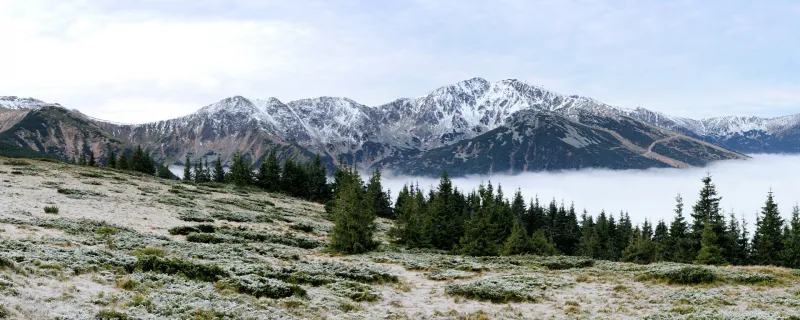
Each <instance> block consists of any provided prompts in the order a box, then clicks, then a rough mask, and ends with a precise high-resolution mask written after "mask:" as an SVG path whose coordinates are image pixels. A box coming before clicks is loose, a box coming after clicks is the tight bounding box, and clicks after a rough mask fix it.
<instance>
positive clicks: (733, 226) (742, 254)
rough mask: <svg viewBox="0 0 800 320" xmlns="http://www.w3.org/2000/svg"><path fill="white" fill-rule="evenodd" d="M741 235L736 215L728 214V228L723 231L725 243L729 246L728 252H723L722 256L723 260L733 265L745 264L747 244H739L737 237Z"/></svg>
mask: <svg viewBox="0 0 800 320" xmlns="http://www.w3.org/2000/svg"><path fill="white" fill-rule="evenodd" d="M745 232H746V231H745ZM741 234H742V230H741V228H740V226H739V220H738V219H736V215H735V214H734V213H733V211H731V212H730V218H729V220H728V227H727V228H726V229H725V235H724V236H725V238H726V243H728V244H730V248H729V250H723V256H724V257H725V260H727V261H728V262H730V263H731V264H733V265H745V264H747V252H746V250H747V248H746V245H747V243H746V242H745V243H744V246H743V245H742V243H740V242H739V237H740V236H741Z"/></svg>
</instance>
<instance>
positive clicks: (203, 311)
mask: <svg viewBox="0 0 800 320" xmlns="http://www.w3.org/2000/svg"><path fill="white" fill-rule="evenodd" d="M25 161H27V162H29V164H28V165H18V166H10V165H6V164H4V161H3V159H0V176H2V177H0V180H2V181H4V183H3V185H2V186H0V208H3V209H0V306H2V309H0V310H4V311H0V313H2V312H6V313H7V316H6V317H7V318H9V319H18V318H22V319H99V318H103V317H117V318H120V317H127V318H128V319H531V318H533V319H539V318H541V319H620V318H623V319H638V318H645V317H649V318H652V319H672V318H674V319H781V318H784V319H789V316H791V315H796V312H797V311H796V310H800V289H797V288H798V287H800V271H798V270H791V269H785V268H776V267H713V266H703V267H699V266H692V265H683V264H674V263H657V264H651V265H635V264H628V263H618V262H609V261H595V260H592V259H589V258H580V257H564V256H510V257H464V256H459V255H455V254H452V253H451V252H444V251H436V250H406V249H402V248H398V247H395V246H393V245H391V244H388V243H384V244H383V245H381V247H380V248H379V250H378V251H376V252H371V253H366V254H362V255H351V256H339V255H336V254H333V253H331V252H328V251H327V250H325V246H326V244H327V241H328V232H330V230H331V227H332V223H331V221H330V220H328V217H327V215H326V214H325V212H324V207H323V206H322V205H320V204H315V203H310V202H305V201H301V200H297V199H293V198H290V197H287V196H285V195H280V194H268V193H264V192H261V191H260V190H258V189H255V188H247V189H239V188H236V187H234V186H231V185H224V184H214V183H205V184H195V183H183V182H175V181H165V180H160V179H155V178H150V177H146V176H142V175H136V174H130V173H126V172H122V171H116V170H106V169H100V168H84V167H77V166H68V165H64V164H53V163H42V162H39V161H35V160H25ZM10 171H19V172H20V174H19V175H12V174H10V173H9V172H10ZM34 174H35V175H34ZM76 178H77V179H76ZM87 182H91V183H87ZM94 182H97V183H94ZM58 190H61V192H60V193H59V191H58ZM43 204H46V205H48V206H50V205H57V206H58V207H59V209H60V212H59V214H58V215H51V214H46V213H45V212H44V210H43V209H42V207H43ZM377 222H378V232H377V234H376V239H379V240H381V241H385V240H386V239H387V237H386V234H385V232H386V230H388V229H389V228H390V226H391V221H390V220H385V219H378V220H377ZM686 268H688V269H686ZM694 268H702V269H707V270H709V271H711V274H713V281H712V282H710V283H709V282H707V280H704V278H703V277H707V276H708V274H707V273H705V272H704V271H699V272H698V271H692V270H697V269H694ZM690 271H691V272H690ZM637 279H638V281H637ZM686 279H688V280H686ZM679 282H686V283H690V284H678V283H679ZM695 282H700V283H699V284H691V283H695ZM494 302H503V303H494Z"/></svg>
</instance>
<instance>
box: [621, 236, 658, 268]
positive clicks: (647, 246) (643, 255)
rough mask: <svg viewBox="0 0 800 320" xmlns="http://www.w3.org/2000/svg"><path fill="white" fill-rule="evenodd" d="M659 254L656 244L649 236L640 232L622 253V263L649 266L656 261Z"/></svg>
mask: <svg viewBox="0 0 800 320" xmlns="http://www.w3.org/2000/svg"><path fill="white" fill-rule="evenodd" d="M657 254H658V248H657V247H656V244H655V243H654V242H653V240H652V239H650V237H648V236H647V234H646V232H642V231H640V234H639V235H637V236H636V237H634V239H633V240H631V242H630V244H628V246H627V247H625V250H623V251H622V261H625V262H632V263H637V264H649V263H652V262H653V261H655V260H656V256H657Z"/></svg>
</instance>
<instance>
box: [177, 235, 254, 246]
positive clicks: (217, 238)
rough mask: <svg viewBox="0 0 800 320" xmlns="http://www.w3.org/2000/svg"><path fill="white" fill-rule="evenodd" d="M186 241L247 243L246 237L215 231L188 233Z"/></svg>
mask: <svg viewBox="0 0 800 320" xmlns="http://www.w3.org/2000/svg"><path fill="white" fill-rule="evenodd" d="M186 241H189V242H194V243H211V244H218V243H245V242H247V241H245V240H244V239H241V238H237V237H232V236H228V235H224V234H213V233H189V234H187V235H186Z"/></svg>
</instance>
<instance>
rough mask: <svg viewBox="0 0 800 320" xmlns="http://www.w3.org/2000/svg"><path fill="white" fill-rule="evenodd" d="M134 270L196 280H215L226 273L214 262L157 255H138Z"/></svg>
mask: <svg viewBox="0 0 800 320" xmlns="http://www.w3.org/2000/svg"><path fill="white" fill-rule="evenodd" d="M134 268H135V269H136V270H141V271H144V272H148V271H152V272H157V273H164V274H171V275H180V276H184V277H186V278H188V279H192V280H198V281H208V282H213V281H217V280H219V279H220V278H223V277H225V276H227V275H228V273H227V272H225V270H223V269H222V268H220V267H219V266H218V265H216V264H201V263H195V262H191V261H186V260H181V259H170V258H162V257H158V256H152V255H145V256H139V257H138V261H137V262H136V265H135V266H134Z"/></svg>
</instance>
